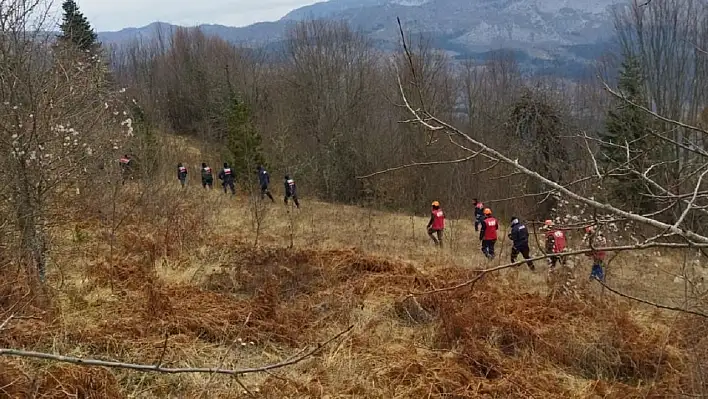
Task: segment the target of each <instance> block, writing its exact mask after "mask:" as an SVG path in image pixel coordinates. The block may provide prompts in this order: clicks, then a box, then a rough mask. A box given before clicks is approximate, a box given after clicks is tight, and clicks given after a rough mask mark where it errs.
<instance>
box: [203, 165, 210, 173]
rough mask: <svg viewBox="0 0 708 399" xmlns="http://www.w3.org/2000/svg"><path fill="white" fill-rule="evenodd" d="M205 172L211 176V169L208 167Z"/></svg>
mask: <svg viewBox="0 0 708 399" xmlns="http://www.w3.org/2000/svg"><path fill="white" fill-rule="evenodd" d="M204 171H205V172H207V174H211V168H210V167H208V166H207V167H206V168H204Z"/></svg>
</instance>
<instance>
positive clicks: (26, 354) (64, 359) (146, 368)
mask: <svg viewBox="0 0 708 399" xmlns="http://www.w3.org/2000/svg"><path fill="white" fill-rule="evenodd" d="M353 328H354V326H353V325H351V326H349V328H347V329H346V330H344V331H341V332H340V333H338V334H337V335H335V336H333V337H332V338H330V339H328V340H327V341H325V342H324V343H319V344H317V346H316V347H315V348H314V349H312V350H310V351H308V352H305V353H303V352H304V349H303V350H302V351H300V352H299V353H298V354H297V355H295V356H294V357H291V358H290V359H287V360H285V361H282V362H280V363H275V364H269V365H266V366H261V367H253V368H245V369H221V368H199V367H186V368H168V367H162V366H160V365H153V364H133V363H123V362H115V361H107V360H98V359H82V358H78V357H70V356H62V355H53V354H51V353H44V352H32V351H25V350H19V349H6V348H2V349H0V356H17V357H23V358H34V359H44V360H51V361H55V362H61V363H71V364H76V365H79V366H86V367H109V368H118V369H128V370H135V371H141V372H154V373H165V374H184V373H208V374H212V373H213V374H226V375H236V376H238V375H245V374H254V373H262V372H266V371H269V370H274V369H279V368H283V367H287V366H291V365H293V364H296V363H300V362H302V361H303V360H305V359H307V358H308V357H311V356H313V355H315V354H317V353H318V352H319V351H321V350H322V349H323V348H324V347H325V346H327V345H329V344H330V343H332V342H333V341H335V340H336V339H338V338H339V337H341V336H343V335H344V334H346V333H348V332H349V331H351V330H352V329H353Z"/></svg>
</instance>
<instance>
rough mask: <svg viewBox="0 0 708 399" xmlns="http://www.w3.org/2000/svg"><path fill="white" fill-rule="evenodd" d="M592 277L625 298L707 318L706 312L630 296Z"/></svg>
mask: <svg viewBox="0 0 708 399" xmlns="http://www.w3.org/2000/svg"><path fill="white" fill-rule="evenodd" d="M593 279H594V280H595V281H597V282H598V283H600V285H601V286H603V287H604V288H606V289H607V290H608V291H610V292H611V293H613V294H615V295H618V296H621V297H622V298H626V299H629V300H632V301H636V302H640V303H644V304H646V305H651V306H654V307H655V308H658V309H665V310H672V311H674V312H683V313H689V314H692V315H696V316H700V317H704V318H706V319H708V314H705V313H701V312H696V311H694V310H688V309H683V308H679V307H676V306H668V305H662V304H660V303H656V302H651V301H648V300H646V299H641V298H637V297H636V296H632V295H629V294H625V293H623V292H620V291H617V290H615V289H614V288H611V287H609V286H608V285H607V284H605V283H603V282H602V281H601V280H600V279H598V278H597V277H593Z"/></svg>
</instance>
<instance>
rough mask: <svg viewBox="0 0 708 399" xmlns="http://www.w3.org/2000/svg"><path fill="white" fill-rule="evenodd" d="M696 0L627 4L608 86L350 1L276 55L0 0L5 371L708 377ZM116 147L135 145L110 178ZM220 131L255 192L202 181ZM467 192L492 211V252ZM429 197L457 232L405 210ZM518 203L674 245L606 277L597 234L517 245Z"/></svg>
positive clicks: (132, 390) (692, 387)
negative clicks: (562, 248)
mask: <svg viewBox="0 0 708 399" xmlns="http://www.w3.org/2000/svg"><path fill="white" fill-rule="evenodd" d="M669 3H670V4H669ZM696 4H697V3H696V2H693V1H686V2H684V3H681V4H678V3H675V2H674V3H671V2H664V3H662V5H660V6H655V3H654V4H652V5H650V6H649V8H646V10H648V11H643V10H645V9H644V8H642V7H645V6H639V5H636V4H635V5H634V6H633V7H630V8H629V9H628V10H629V11H628V12H626V13H620V12H618V13H617V15H616V17H617V30H618V33H620V38H621V39H622V40H621V42H622V43H621V44H622V46H621V47H622V51H623V54H622V56H623V58H624V61H625V64H626V65H624V66H623V67H622V72H623V74H622V79H620V81H619V89H618V90H614V89H612V88H611V87H610V85H609V84H608V83H607V82H598V81H594V80H589V81H586V82H582V83H573V84H571V83H569V82H561V81H555V80H553V79H548V78H534V77H526V76H523V74H522V73H521V71H520V70H519V66H518V65H517V64H516V63H515V61H514V60H513V57H512V56H511V55H510V54H508V53H505V52H499V53H497V54H496V55H495V56H494V57H491V58H490V59H489V60H487V61H485V62H484V63H479V64H477V63H475V62H473V61H467V62H465V63H462V64H461V65H460V64H455V63H453V62H452V60H451V58H450V57H449V56H448V55H446V54H444V53H441V52H438V51H435V50H434V49H433V48H432V47H431V45H430V44H429V43H427V42H426V41H425V39H424V38H417V39H418V40H415V41H414V44H412V45H410V43H408V42H407V44H408V46H407V47H406V52H405V53H402V54H396V55H393V56H392V57H387V56H383V55H382V54H381V53H380V52H379V51H378V50H376V49H375V48H374V47H373V46H372V44H371V43H369V42H368V41H367V40H366V38H365V37H364V36H363V35H362V34H360V33H358V32H355V31H353V30H352V29H351V28H350V27H348V26H347V25H346V24H345V23H341V22H332V21H329V22H328V21H307V22H303V23H300V24H297V25H294V26H293V27H292V29H291V30H290V31H289V32H288V38H287V40H286V43H285V46H284V48H283V49H282V51H281V53H280V54H279V55H280V57H274V56H273V54H272V53H271V54H268V53H265V52H263V53H261V52H258V51H255V50H252V49H244V48H239V47H236V46H233V45H231V44H228V43H226V42H224V41H222V40H219V39H216V38H211V37H207V36H205V35H204V34H202V32H200V31H199V30H193V29H180V30H177V31H176V32H169V33H167V32H162V33H161V34H160V35H158V37H157V38H156V39H155V40H152V41H150V42H141V43H134V44H132V45H129V46H124V47H122V48H117V49H113V51H111V54H110V57H109V58H110V68H108V67H106V66H105V64H104V63H102V61H101V54H98V53H94V51H98V50H99V49H100V45H98V44H96V43H94V44H93V45H92V46H89V49H88V50H86V51H78V48H74V47H72V44H71V41H70V40H69V41H67V40H62V41H60V42H57V43H54V42H52V41H51V39H48V38H47V37H46V35H44V34H43V32H46V31H49V30H51V29H48V27H47V25H46V23H45V22H46V21H45V20H44V19H43V18H30V16H33V17H34V16H36V15H40V16H41V15H44V14H43V12H45V11H46V10H45V9H43V6H44V3H43V2H42V1H41V0H38V1H36V2H28V1H26V0H12V1H10V2H7V4H6V3H1V4H0V25H1V26H0V28H2V35H0V52H2V55H3V56H2V60H0V74H1V75H2V76H1V77H2V79H0V94H2V95H3V99H2V100H3V101H2V104H0V112H2V114H3V119H2V123H0V130H2V133H3V134H2V135H0V150H2V151H3V152H4V154H6V156H5V157H3V158H0V175H1V176H0V177H2V179H3V181H5V182H8V184H4V185H3V186H0V199H1V200H2V202H0V249H1V252H0V370H1V372H0V395H2V396H7V397H51V398H59V397H72V396H73V397H85V398H89V397H95V398H123V397H146V398H148V397H150V398H151V397H223V398H229V397H241V396H258V397H268V398H283V397H321V398H326V397H366V398H391V397H413V398H419V397H443V396H453V397H520V398H521V397H523V398H528V397H544V398H567V397H579V398H580V397H582V398H595V397H616V398H631V397H643V398H646V397H675V396H680V395H688V396H702V395H703V396H704V395H705V394H706V392H707V389H708V387H707V384H706V378H705V375H706V367H707V365H706V361H705V359H706V356H708V345H707V341H706V338H705V336H706V334H705V333H706V320H705V317H701V315H705V314H706V310H705V309H706V306H707V304H706V298H707V295H706V291H705V288H704V279H705V277H706V276H708V274H706V272H705V268H704V262H705V260H704V257H705V252H704V248H705V247H706V246H708V237H707V236H706V235H705V223H704V221H705V219H704V215H705V214H706V213H707V212H708V211H707V210H706V209H708V205H706V203H707V202H706V201H708V189H707V188H706V183H705V182H704V179H703V177H704V176H705V175H707V174H708V159H707V158H708V153H706V151H705V150H704V149H703V147H704V145H703V144H701V143H705V140H704V136H703V135H705V134H708V132H706V131H705V130H702V129H701V128H698V127H694V126H692V125H691V124H692V123H698V122H697V118H698V116H699V114H700V112H699V111H700V110H701V109H702V108H701V107H704V103H705V98H704V97H705V92H706V91H705V90H703V91H702V90H700V87H698V85H697V84H689V83H686V82H695V81H697V82H705V81H706V79H698V78H702V77H703V76H704V75H705V74H706V65H708V64H706V63H705V62H703V61H702V60H703V59H702V58H700V56H699V55H700V54H702V52H701V51H700V50H701V48H705V46H704V44H705V42H706V40H708V35H706V31H705V29H699V27H705V26H708V24H705V23H702V22H704V21H705V19H706V16H707V15H708V14H707V12H708V9H704V8H700V7H697V6H696ZM674 15H682V16H684V17H686V18H685V19H686V22H687V23H686V24H684V25H682V24H677V23H675V21H674V19H675V18H676V17H675V16H674ZM689 17H690V18H689ZM646 19H650V20H651V21H649V22H651V23H650V24H649V25H651V27H652V28H651V29H646V30H644V29H643V26H644V23H645V22H647V21H646ZM672 21H673V22H672ZM30 22H31V23H36V24H37V25H36V26H29V25H31V24H30ZM667 22H669V23H667ZM657 28H660V29H657ZM76 33H78V32H76ZM84 33H87V32H84ZM401 33H402V37H403V38H406V39H407V37H406V35H405V32H403V30H402V32H401ZM638 33H641V34H642V35H645V36H644V37H643V39H642V40H641V41H637V42H635V41H634V37H635V36H636V34H638ZM77 36H78V35H77ZM89 36H90V35H89ZM667 37H670V38H671V40H673V42H671V43H669V44H666V43H665V40H668V39H667ZM679 42H681V46H679V44H678V43H679ZM694 42H695V43H694ZM657 43H660V44H662V45H661V46H656V44H657ZM654 47H656V48H659V47H661V48H662V49H663V48H669V49H670V50H671V55H670V56H668V57H664V58H662V57H659V56H658V55H657V54H654V53H652V51H653V50H652V49H653V48H654ZM633 57H634V58H633ZM659 58H661V59H666V60H665V61H662V60H660V59H659ZM632 60H634V61H633V62H630V61H632ZM637 60H638V61H637ZM635 61H636V62H635ZM615 64H616V63H607V64H605V65H603V66H604V67H607V68H608V70H615V69H616V68H615V66H616V65H615ZM637 65H639V66H637ZM689 66H691V68H689ZM687 69H690V71H687ZM641 70H646V71H651V76H650V77H648V78H647V79H646V81H643V80H642V79H641V77H640V76H639V75H641V73H639V72H641ZM638 71H639V72H638ZM701 84H704V83H701ZM121 85H123V86H125V87H126V89H125V90H123V89H122V88H121ZM644 86H648V87H646V88H645V87H644ZM603 87H604V88H605V89H606V91H607V92H608V93H609V95H606V96H602V97H601V96H599V93H600V90H601V89H602V88H603ZM644 89H647V93H644ZM625 92H627V93H629V92H631V93H629V94H627V93H625ZM401 103H403V105H402V106H400V107H396V105H401ZM650 104H652V105H651V106H650ZM653 109H656V110H657V111H653ZM411 118H412V119H411ZM682 121H685V122H682ZM605 122H607V123H605ZM701 123H702V122H701ZM453 124H455V125H457V126H461V128H455V127H453ZM72 129H73V130H72ZM465 131H469V132H471V133H465ZM630 142H631V145H630ZM618 143H619V144H618ZM622 143H624V145H623V144H622ZM468 146H469V147H468ZM261 147H262V148H261ZM618 148H619V149H620V150H621V151H619V153H620V155H619V156H618V155H617V152H618V151H617V150H618ZM126 152H127V153H131V154H132V155H134V156H135V158H134V159H135V161H136V163H135V164H134V165H135V169H134V170H131V173H129V174H128V173H126V174H125V175H123V176H120V173H119V169H118V168H117V167H115V166H117V165H115V164H116V159H115V158H117V157H119V156H122V155H123V154H125V153H126ZM8 154H9V155H8ZM613 154H614V155H613ZM224 159H226V160H229V161H230V162H233V163H234V166H235V167H238V170H236V172H237V175H238V176H239V182H238V183H239V184H238V190H239V195H238V196H237V197H236V198H232V197H230V196H229V195H223V194H222V193H221V191H220V190H219V188H218V181H217V182H216V183H217V187H216V189H215V190H214V191H204V190H202V189H201V188H200V187H199V186H198V181H199V176H198V174H197V173H198V165H200V164H201V162H204V161H206V162H208V163H210V164H211V166H212V167H213V168H215V169H217V168H218V167H219V166H220V164H221V162H223V160H224ZM261 159H265V160H266V161H267V162H266V165H267V166H268V169H269V170H270V171H271V173H272V182H271V189H272V191H273V192H274V194H276V196H280V195H282V188H281V186H280V185H279V184H277V182H278V181H279V180H280V178H281V176H282V175H284V174H285V173H289V174H292V175H294V176H295V179H296V180H297V181H298V182H299V183H300V186H299V187H300V193H299V194H300V196H301V197H302V198H301V200H302V203H303V208H302V209H295V208H293V207H291V206H285V205H283V204H282V202H280V201H277V202H276V203H275V204H272V203H270V202H269V201H268V200H266V201H265V202H261V201H259V197H258V190H257V189H256V188H254V187H255V184H254V183H255V182H254V181H253V180H254V178H255V174H254V173H253V172H254V168H253V166H254V165H255V163H260V162H262V161H261ZM178 162H180V163H183V164H184V165H186V166H187V168H188V170H189V173H190V175H189V179H188V185H187V187H186V188H184V189H180V188H179V184H178V183H177V182H176V181H175V170H174V166H175V165H176V164H177V163H178ZM404 170H406V171H408V173H404V172H403V171H404ZM122 177H130V178H129V179H125V180H124V179H123V178H122ZM365 177H366V178H365ZM473 197H480V199H482V201H483V202H485V203H486V204H487V205H492V207H493V208H494V213H495V215H497V216H498V217H499V218H500V221H501V223H502V228H501V231H500V234H499V237H500V240H499V242H498V247H497V248H498V251H497V252H498V253H497V259H496V260H494V261H491V262H487V261H486V259H484V258H483V256H482V255H481V253H480V251H479V242H478V239H477V237H476V234H475V233H474V232H473V227H472V223H471V221H470V217H471V213H472V207H471V200H472V198H473ZM639 197H641V198H639ZM280 198H282V197H280ZM316 198H319V200H317V199H316ZM433 199H435V200H440V201H441V202H442V204H443V208H444V209H445V212H446V215H447V225H446V229H445V248H444V249H442V250H439V249H437V248H435V247H434V246H432V244H431V243H430V241H429V239H428V237H427V235H426V234H425V229H424V227H425V223H426V219H425V218H424V217H420V216H413V215H412V214H411V213H410V211H411V210H414V211H415V213H417V214H423V212H422V210H423V209H425V210H427V206H428V204H429V203H430V201H431V200H433ZM324 201H328V202H324ZM342 203H356V204H358V205H365V207H361V206H345V205H341V204H342ZM383 209H388V210H391V209H405V210H408V213H390V212H384V211H383ZM512 214H514V215H516V216H519V217H521V218H522V219H526V220H527V221H528V227H529V229H530V230H532V231H533V234H532V237H531V242H532V252H533V253H534V254H540V253H542V252H543V251H542V247H543V243H542V241H543V238H542V236H540V235H539V234H538V229H537V227H538V224H537V222H539V221H541V220H543V219H546V218H552V219H554V220H556V221H557V222H559V223H562V224H564V225H565V226H564V227H565V228H566V229H567V230H566V231H567V234H568V240H569V243H570V247H571V249H578V248H583V249H586V248H587V246H588V242H589V241H587V240H585V239H584V237H583V236H582V234H583V233H582V232H583V228H584V227H585V226H587V225H588V224H589V223H594V224H597V225H599V227H601V228H602V230H603V232H604V233H605V234H606V235H608V238H609V240H610V242H611V245H625V246H626V247H629V248H633V247H632V245H639V246H641V245H640V244H641V243H649V244H666V246H664V247H663V248H661V249H656V248H655V249H641V250H636V251H633V252H632V251H629V252H622V253H615V254H611V256H610V258H609V259H610V261H608V262H607V274H608V279H607V284H608V285H606V286H603V285H600V284H597V283H595V282H593V281H591V280H589V279H588V272H589V267H590V265H589V262H588V260H587V258H585V257H584V256H582V255H581V256H577V257H573V258H572V259H571V260H570V262H569V264H568V265H567V267H563V268H562V270H561V271H559V272H558V273H556V274H555V275H551V276H548V275H547V274H546V271H547V269H546V267H545V264H544V262H543V261H541V262H537V271H536V272H531V271H529V270H528V269H527V268H526V267H525V266H522V267H514V268H512V267H507V266H505V265H504V264H505V263H506V261H507V260H508V259H509V252H510V243H509V242H508V239H507V233H508V227H506V223H505V222H506V221H507V220H508V217H509V216H511V215H512ZM638 243H639V244H638ZM669 245H673V248H668V247H667V246H669ZM647 247H649V246H647ZM679 247H682V249H676V248H679ZM490 267H491V268H492V269H493V270H494V272H484V273H483V274H480V272H479V270H482V269H486V270H489V268H490ZM494 268H496V269H494ZM45 272H46V274H45ZM45 277H46V279H45ZM475 278H478V280H475V283H474V284H464V283H462V282H464V281H470V279H475ZM461 283H462V284H461ZM456 285H458V287H457V288H456V289H452V288H451V287H454V286H456ZM610 287H611V289H609V288H610ZM652 304H655V305H656V306H654V308H652V307H651V305H652ZM671 310H674V311H673V312H672V311H671ZM677 310H678V311H677ZM689 311H690V312H693V313H691V314H689V313H688V312H689ZM351 326H353V327H352V329H351V330H349V328H350V327H351ZM342 331H344V332H346V334H341V335H339V334H338V333H341V332H342ZM333 336H334V337H336V338H337V339H331V338H332V337H333ZM323 342H324V343H326V345H325V344H322V343H323ZM307 345H313V346H314V347H315V348H318V349H319V351H316V352H313V353H312V355H309V354H308V355H306V356H303V357H302V358H301V359H300V360H302V361H299V362H297V363H296V364H290V365H289V366H288V367H283V368H277V369H273V370H263V369H262V368H261V369H259V370H257V371H259V372H258V373H255V372H254V373H241V372H238V373H237V372H233V370H241V371H242V370H243V368H244V367H251V368H258V367H260V366H263V365H264V364H278V363H281V362H283V361H284V359H286V358H290V357H291V356H295V357H296V358H297V356H298V355H302V353H308V352H303V349H302V348H303V347H305V346H307ZM318 345H321V346H318ZM21 351H25V352H21ZM27 351H36V352H41V353H43V354H44V357H43V358H42V356H38V355H37V354H36V353H35V355H36V356H29V355H28V353H27ZM57 355H65V356H67V357H70V358H61V357H57ZM80 358H90V359H110V360H115V361H117V362H123V363H124V364H123V366H124V365H125V363H131V364H140V365H143V368H142V370H139V371H140V372H136V370H129V369H126V368H125V367H122V366H121V365H116V364H110V365H106V364H103V365H98V364H92V365H83V366H82V365H81V364H80V363H81V362H80V360H77V359H80ZM145 365H154V370H148V371H146V370H145V367H144V366H145ZM103 366H106V367H103ZM108 366H110V368H108ZM158 366H159V367H169V368H172V369H175V368H179V369H182V371H185V370H184V369H185V368H188V369H190V370H192V369H194V368H199V369H200V370H198V371H199V372H189V373H186V372H185V373H180V374H170V373H167V372H164V371H165V370H164V369H161V368H158ZM216 367H218V368H220V369H222V370H232V372H230V373H229V372H225V373H214V372H212V371H211V370H207V371H208V372H205V370H204V369H205V368H207V369H208V368H216ZM192 371H193V370H192ZM217 374H218V375H217ZM223 374H231V375H229V376H225V375H223ZM241 374H242V375H241Z"/></svg>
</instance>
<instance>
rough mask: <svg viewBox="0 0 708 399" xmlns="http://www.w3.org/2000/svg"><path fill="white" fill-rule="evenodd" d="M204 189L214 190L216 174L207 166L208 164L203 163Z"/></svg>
mask: <svg viewBox="0 0 708 399" xmlns="http://www.w3.org/2000/svg"><path fill="white" fill-rule="evenodd" d="M202 187H204V188H207V187H209V189H212V188H214V173H213V172H212V170H211V167H209V166H207V164H206V162H202Z"/></svg>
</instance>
